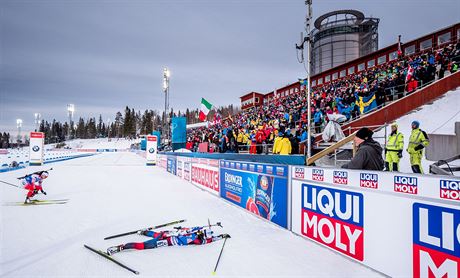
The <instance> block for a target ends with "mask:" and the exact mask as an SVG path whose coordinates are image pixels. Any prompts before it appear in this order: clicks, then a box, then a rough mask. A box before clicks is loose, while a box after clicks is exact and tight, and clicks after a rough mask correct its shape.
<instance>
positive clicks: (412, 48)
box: [404, 45, 415, 55]
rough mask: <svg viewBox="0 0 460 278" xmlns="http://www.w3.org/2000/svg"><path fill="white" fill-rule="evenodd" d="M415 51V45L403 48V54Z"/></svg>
mask: <svg viewBox="0 0 460 278" xmlns="http://www.w3.org/2000/svg"><path fill="white" fill-rule="evenodd" d="M414 53H415V45H411V46H408V47H406V48H404V55H411V54H414Z"/></svg>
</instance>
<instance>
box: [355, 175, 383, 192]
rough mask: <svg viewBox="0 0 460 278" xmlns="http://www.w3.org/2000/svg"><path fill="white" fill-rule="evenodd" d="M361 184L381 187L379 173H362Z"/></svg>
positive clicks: (368, 186)
mask: <svg viewBox="0 0 460 278" xmlns="http://www.w3.org/2000/svg"><path fill="white" fill-rule="evenodd" d="M359 186H361V187H367V188H374V189H377V188H379V175H377V174H372V173H360V174H359Z"/></svg>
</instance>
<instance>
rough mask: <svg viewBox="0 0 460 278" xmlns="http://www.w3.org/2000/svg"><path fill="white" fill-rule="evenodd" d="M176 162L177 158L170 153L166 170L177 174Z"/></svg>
mask: <svg viewBox="0 0 460 278" xmlns="http://www.w3.org/2000/svg"><path fill="white" fill-rule="evenodd" d="M176 162H177V159H176V157H175V156H169V155H168V158H167V162H166V171H168V172H169V173H171V174H173V175H175V174H176Z"/></svg>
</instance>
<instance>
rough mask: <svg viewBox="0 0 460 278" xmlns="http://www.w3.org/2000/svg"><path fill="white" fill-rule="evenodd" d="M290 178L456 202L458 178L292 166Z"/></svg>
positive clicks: (459, 189) (458, 189)
mask: <svg viewBox="0 0 460 278" xmlns="http://www.w3.org/2000/svg"><path fill="white" fill-rule="evenodd" d="M292 177H293V178H295V179H299V180H305V181H314V182H319V183H325V184H334V185H339V186H347V187H350V188H354V187H361V188H365V189H369V190H377V191H382V192H389V193H392V194H393V193H397V194H402V195H413V196H420V197H427V198H434V199H440V200H441V199H442V200H453V201H460V179H459V178H456V177H454V178H446V177H442V176H434V175H416V174H406V173H398V172H376V171H356V170H346V169H333V168H319V167H308V168H305V167H301V166H293V167H292Z"/></svg>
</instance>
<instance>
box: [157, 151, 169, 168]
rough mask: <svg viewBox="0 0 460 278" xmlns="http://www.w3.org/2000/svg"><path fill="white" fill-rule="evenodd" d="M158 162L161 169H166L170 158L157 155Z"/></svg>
mask: <svg viewBox="0 0 460 278" xmlns="http://www.w3.org/2000/svg"><path fill="white" fill-rule="evenodd" d="M157 160H158V165H159V166H160V167H161V168H164V169H166V164H167V161H168V157H167V156H166V155H164V154H158V155H157Z"/></svg>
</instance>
